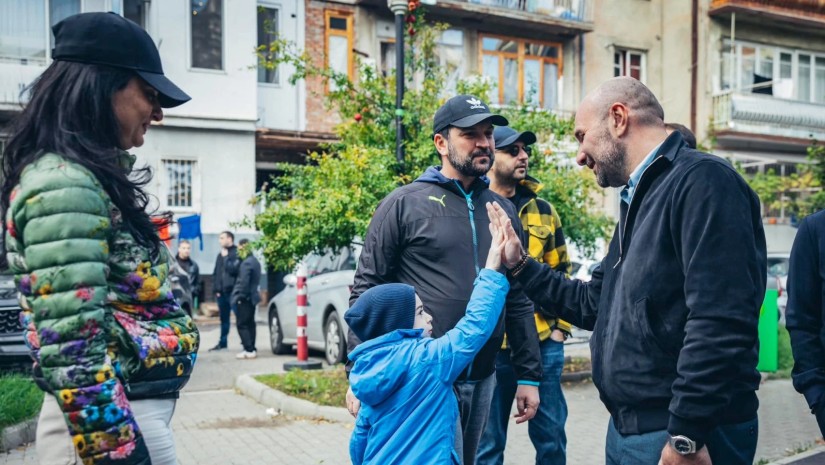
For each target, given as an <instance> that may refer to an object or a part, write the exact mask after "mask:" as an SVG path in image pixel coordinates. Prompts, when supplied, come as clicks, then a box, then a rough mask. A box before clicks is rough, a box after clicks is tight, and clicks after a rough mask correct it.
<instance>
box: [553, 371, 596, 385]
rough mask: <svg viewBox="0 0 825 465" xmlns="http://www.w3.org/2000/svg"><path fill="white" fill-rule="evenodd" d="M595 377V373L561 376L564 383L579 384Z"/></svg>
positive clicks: (576, 372) (563, 374)
mask: <svg viewBox="0 0 825 465" xmlns="http://www.w3.org/2000/svg"><path fill="white" fill-rule="evenodd" d="M592 377H593V373H592V372H590V371H575V372H573V373H562V374H561V382H562V383H578V382H579V381H585V380H588V379H590V378H592Z"/></svg>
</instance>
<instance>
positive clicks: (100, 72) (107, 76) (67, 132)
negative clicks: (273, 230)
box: [0, 61, 171, 264]
mask: <svg viewBox="0 0 825 465" xmlns="http://www.w3.org/2000/svg"><path fill="white" fill-rule="evenodd" d="M135 76H136V74H134V73H133V72H132V71H129V70H125V69H120V68H114V67H110V66H103V65H93V64H84V63H74V62H67V61H54V62H52V64H51V65H50V66H49V67H48V68H47V69H46V71H44V72H43V74H41V75H40V77H38V78H37V80H35V81H34V82H33V83H32V84H31V85H30V86H29V87H28V88H27V89H26V90H25V91H24V92H28V93H29V96H30V100H29V102H28V104H27V105H26V107H25V108H24V109H23V112H22V113H21V114H20V115H19V116H18V117H17V118H16V119H15V120H14V122H13V123H12V125H11V131H10V134H11V138H10V139H9V141H8V144H7V145H6V150H5V152H4V154H3V161H2V163H3V180H2V181H3V187H2V192H0V208H2V212H3V223H4V230H5V217H6V211H7V210H8V208H9V196H10V194H11V191H12V190H13V189H14V187H15V186H16V185H17V183H18V182H19V181H20V174H21V173H22V171H23V169H24V168H25V167H26V166H28V165H30V164H31V163H32V162H34V161H35V160H36V159H37V158H38V157H39V156H40V155H42V154H43V153H45V152H55V153H58V154H60V155H62V156H64V157H66V158H67V159H69V160H71V161H73V162H75V163H78V164H80V165H82V166H84V167H86V168H87V169H88V170H89V171H91V172H92V174H94V176H95V177H96V178H97V180H98V181H99V182H100V183H101V184H102V185H103V188H104V189H105V190H106V193H107V194H109V197H110V198H111V199H112V202H113V203H114V204H115V206H116V207H117V208H118V209H119V210H120V212H121V213H122V216H123V223H124V226H125V227H126V229H127V230H128V231H129V232H130V233H131V234H132V236H134V238H135V240H136V241H137V242H138V244H140V245H142V246H144V247H148V248H149V249H150V250H151V251H152V254H153V255H154V254H156V253H157V252H158V249H159V247H160V239H159V237H158V229H157V228H158V227H159V226H163V225H166V224H169V222H170V221H171V214H169V213H164V214H161V215H157V216H156V218H157V219H156V221H157V223H158V224H155V223H153V222H152V219H151V218H150V216H149V214H148V213H147V212H146V207H147V206H148V205H149V201H150V199H149V195H148V194H147V193H146V192H145V191H144V190H143V188H144V186H146V185H147V184H148V183H149V182H150V181H151V179H152V170H151V168H149V167H148V166H147V167H143V168H138V169H135V170H133V171H132V172H131V174H128V173H127V172H126V170H124V168H123V166H122V165H121V164H120V163H119V159H120V157H121V154H122V152H121V150H120V149H119V148H118V143H119V139H120V137H119V136H120V128H119V125H118V121H117V118H116V117H115V112H114V108H113V107H112V97H113V96H114V94H115V92H117V91H119V90H121V89H123V88H125V87H126V85H127V84H128V83H129V81H130V80H131V79H132V78H133V77H135ZM5 261H6V251H5V247H3V248H2V250H0V264H5Z"/></svg>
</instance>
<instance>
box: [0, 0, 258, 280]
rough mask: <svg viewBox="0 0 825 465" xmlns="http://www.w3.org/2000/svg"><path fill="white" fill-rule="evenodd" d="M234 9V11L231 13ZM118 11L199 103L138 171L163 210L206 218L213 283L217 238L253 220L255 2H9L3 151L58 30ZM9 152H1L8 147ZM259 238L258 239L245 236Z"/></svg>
mask: <svg viewBox="0 0 825 465" xmlns="http://www.w3.org/2000/svg"><path fill="white" fill-rule="evenodd" d="M230 6H231V8H230ZM90 11H113V12H115V13H118V14H121V15H123V16H125V17H127V18H129V19H131V20H133V21H135V22H137V23H138V24H140V25H142V26H143V27H144V28H145V29H146V30H147V31H148V32H149V34H150V35H151V36H152V38H153V40H154V41H155V43H156V44H157V46H158V48H159V49H160V52H161V57H162V61H163V68H164V71H165V73H166V75H167V76H169V77H170V79H172V80H173V81H174V82H176V83H178V84H179V85H180V86H181V88H183V89H184V90H185V91H186V92H187V93H189V95H191V96H192V100H191V101H190V102H189V103H187V104H185V105H182V106H180V107H177V108H170V109H166V110H165V111H164V119H163V121H161V122H160V123H159V124H156V125H153V127H152V128H151V129H150V134H149V136H148V137H147V138H146V143H145V145H144V146H143V147H140V148H137V149H134V150H133V153H135V154H136V155H137V156H138V163H139V164H140V163H145V164H148V165H149V166H151V167H152V168H153V169H154V171H155V177H154V181H153V183H152V184H151V185H150V186H148V190H149V192H150V193H151V194H153V195H154V196H155V197H156V198H157V203H158V205H157V206H159V207H160V208H161V209H166V210H171V211H173V212H174V213H175V215H176V216H179V217H180V216H188V215H192V214H199V215H201V229H202V231H203V233H204V238H203V240H204V250H203V252H201V251H200V250H199V249H200V248H199V246H198V245H199V244H198V243H197V242H196V243H195V247H194V249H195V250H194V256H195V258H196V259H197V260H198V261H199V263H201V269H202V270H203V272H204V273H206V274H209V273H210V272H211V269H212V266H213V260H214V257H215V256H216V255H217V242H218V241H217V236H218V234H219V233H220V232H221V231H223V230H225V229H231V227H230V224H232V223H233V222H238V221H240V220H242V219H243V218H244V217H245V216H247V215H250V214H252V213H253V207H252V206H251V205H250V202H249V200H250V199H251V198H252V196H253V195H254V194H255V192H256V182H255V181H256V179H255V130H256V127H257V121H258V105H257V101H258V100H257V99H258V95H257V92H258V86H257V85H256V84H257V77H256V76H257V74H258V71H257V70H256V69H255V65H256V62H257V59H256V57H255V55H254V44H255V41H256V37H255V34H256V31H255V24H256V21H257V18H256V3H255V1H254V0H229V1H227V0H191V1H168V0H164V1H159V0H154V1H147V0H4V1H3V2H0V141H2V140H4V137H3V136H4V134H3V132H2V131H3V129H2V128H3V127H4V126H5V125H6V123H7V122H8V120H9V119H10V118H12V117H13V116H14V115H15V114H17V113H18V112H19V111H20V110H21V108H22V105H23V104H24V103H25V102H24V101H21V91H22V90H23V89H24V88H25V87H26V86H27V85H28V84H29V83H31V82H32V80H33V79H35V77H36V76H38V75H39V74H40V73H41V72H43V70H44V69H45V68H46V66H47V65H48V64H49V63H50V60H51V47H52V43H53V38H52V35H51V29H50V28H51V26H52V25H54V24H56V23H57V22H59V21H60V20H62V19H63V18H65V17H67V16H70V15H72V14H76V13H81V12H90ZM0 143H1V142H0ZM239 232H240V233H241V234H242V235H244V234H252V233H254V231H252V230H249V229H243V228H241V229H239Z"/></svg>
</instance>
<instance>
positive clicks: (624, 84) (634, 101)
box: [581, 76, 665, 126]
mask: <svg viewBox="0 0 825 465" xmlns="http://www.w3.org/2000/svg"><path fill="white" fill-rule="evenodd" d="M615 103H621V104H622V105H624V106H626V107H627V109H628V110H629V112H630V118H631V119H633V120H634V122H635V123H636V124H640V125H642V126H648V125H662V124H664V120H665V111H664V110H663V109H662V105H661V104H659V100H657V99H656V96H655V95H653V92H651V91H650V89H648V88H647V86H645V85H644V84H642V83H641V82H640V81H639V80H638V79H634V78H632V77H626V76H625V77H616V78H613V79H610V80H608V81H606V82H604V83H603V84H602V85H600V86H599V87H597V88H596V90H594V91H593V92H591V93H590V94H588V95H587V97H585V98H584V100H583V101H582V105H581V106H582V107H585V106H587V107H588V108H589V109H592V110H593V111H595V112H596V114H597V115H601V117H602V118H607V116H608V113H609V111H610V107H611V106H612V105H613V104H615Z"/></svg>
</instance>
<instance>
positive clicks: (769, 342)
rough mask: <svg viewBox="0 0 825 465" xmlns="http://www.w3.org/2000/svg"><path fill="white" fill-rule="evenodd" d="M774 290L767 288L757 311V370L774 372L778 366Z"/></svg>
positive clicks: (776, 316)
mask: <svg viewBox="0 0 825 465" xmlns="http://www.w3.org/2000/svg"><path fill="white" fill-rule="evenodd" d="M777 298H778V294H777V291H776V290H768V291H767V292H766V293H765V300H764V302H762V310H761V311H760V312H759V364H758V365H757V366H756V369H757V370H759V371H769V372H775V371H776V370H777V369H778V368H779V343H778V339H779V307H778V306H777V303H776V300H777Z"/></svg>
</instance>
